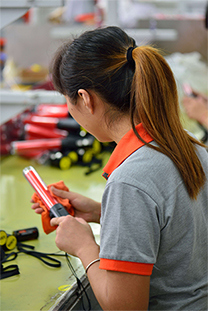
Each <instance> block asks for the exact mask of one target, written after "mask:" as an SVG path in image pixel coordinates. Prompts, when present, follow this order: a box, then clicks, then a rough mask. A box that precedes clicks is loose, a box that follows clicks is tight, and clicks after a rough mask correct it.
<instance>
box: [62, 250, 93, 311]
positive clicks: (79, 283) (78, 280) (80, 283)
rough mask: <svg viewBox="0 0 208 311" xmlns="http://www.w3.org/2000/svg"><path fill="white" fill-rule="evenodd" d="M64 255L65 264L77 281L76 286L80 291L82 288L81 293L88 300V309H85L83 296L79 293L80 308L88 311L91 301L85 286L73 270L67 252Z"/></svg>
mask: <svg viewBox="0 0 208 311" xmlns="http://www.w3.org/2000/svg"><path fill="white" fill-rule="evenodd" d="M65 256H66V261H67V264H68V267H69V269H70V270H71V272H72V274H73V275H74V277H75V278H76V281H77V286H78V289H79V291H80V292H81V291H82V290H83V293H84V294H85V297H86V299H87V302H88V309H85V305H84V301H83V296H82V295H81V304H82V309H83V310H84V311H90V310H91V302H90V298H89V296H88V294H87V292H86V290H85V287H84V285H83V284H82V282H81V280H80V279H79V278H78V276H77V273H76V271H75V270H74V268H73V266H72V264H71V262H70V260H69V256H68V254H67V253H65Z"/></svg>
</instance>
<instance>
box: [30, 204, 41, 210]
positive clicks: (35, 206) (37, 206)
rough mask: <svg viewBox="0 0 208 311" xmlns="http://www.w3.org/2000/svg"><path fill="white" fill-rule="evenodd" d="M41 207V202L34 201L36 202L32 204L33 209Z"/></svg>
mask: <svg viewBox="0 0 208 311" xmlns="http://www.w3.org/2000/svg"><path fill="white" fill-rule="evenodd" d="M39 207H40V205H39V203H34V204H33V205H32V206H31V208H32V209H36V208H39Z"/></svg>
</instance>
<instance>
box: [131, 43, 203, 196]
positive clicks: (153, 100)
mask: <svg viewBox="0 0 208 311" xmlns="http://www.w3.org/2000/svg"><path fill="white" fill-rule="evenodd" d="M132 55H133V59H134V61H135V74H134V77H133V81H132V89H131V109H130V115H131V124H132V128H133V130H134V132H135V134H136V135H137V137H138V138H139V139H140V140H142V139H141V137H140V136H139V134H138V133H137V131H136V129H135V117H137V118H139V120H140V122H141V123H142V124H143V126H144V128H145V129H146V130H147V132H148V133H149V134H150V135H151V137H152V138H153V139H154V140H155V142H156V143H157V144H158V146H159V147H156V146H153V145H150V144H148V145H147V146H148V147H150V148H153V149H155V150H157V151H159V152H162V153H163V154H165V155H167V156H168V157H169V158H170V159H171V160H172V161H173V162H174V163H175V165H176V167H177V168H178V170H179V172H180V174H181V176H182V179H183V181H184V183H185V185H186V188H187V191H188V193H189V196H190V197H191V198H192V199H196V197H197V195H198V193H199V191H200V188H201V187H202V186H203V185H204V183H205V173H204V171H203V168H202V165H201V162H200V161H199V159H198V157H197V154H196V147H195V144H198V145H202V144H201V143H200V142H199V141H197V140H196V139H194V138H193V137H191V136H190V135H189V134H188V133H187V132H186V131H185V130H184V129H183V127H182V125H181V122H180V118H179V104H178V95H177V86H176V82H175V79H174V76H173V73H172V71H171V69H170V67H169V65H168V64H167V62H166V60H165V59H164V58H163V57H162V56H161V55H160V54H159V53H158V50H157V49H155V48H153V47H150V46H141V47H138V48H136V49H134V50H133V51H132ZM202 146H203V145H202Z"/></svg>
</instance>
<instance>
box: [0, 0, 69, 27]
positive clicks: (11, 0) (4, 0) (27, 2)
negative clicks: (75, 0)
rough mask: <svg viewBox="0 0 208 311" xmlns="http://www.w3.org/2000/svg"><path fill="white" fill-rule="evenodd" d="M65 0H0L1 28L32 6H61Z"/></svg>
mask: <svg viewBox="0 0 208 311" xmlns="http://www.w3.org/2000/svg"><path fill="white" fill-rule="evenodd" d="M64 5H65V0H0V11H1V12H0V13H1V20H0V29H2V28H4V27H5V26H7V25H9V24H10V23H12V22H14V21H15V20H17V19H18V18H20V17H21V16H23V15H24V14H25V13H27V11H28V10H29V9H30V8H32V7H42V8H50V7H61V6H64Z"/></svg>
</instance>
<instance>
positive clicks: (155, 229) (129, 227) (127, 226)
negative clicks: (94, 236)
mask: <svg viewBox="0 0 208 311" xmlns="http://www.w3.org/2000/svg"><path fill="white" fill-rule="evenodd" d="M159 242H160V226H159V221H158V207H157V204H156V203H155V202H154V200H153V199H152V198H151V197H150V196H149V195H148V194H147V193H146V192H145V191H143V190H142V189H139V188H138V187H135V186H132V185H130V184H128V183H125V182H110V183H109V184H108V185H107V186H106V189H105V191H104V194H103V198H102V216H101V240H100V258H101V262H100V268H101V269H106V270H113V271H120V272H127V273H134V274H141V275H151V273H152V269H153V265H154V263H155V262H156V258H157V254H158V249H159Z"/></svg>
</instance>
